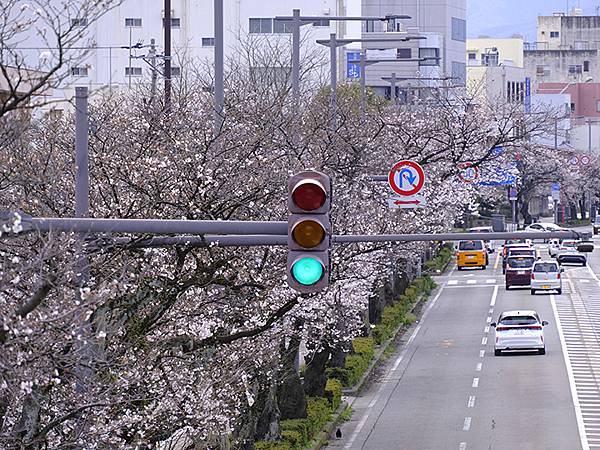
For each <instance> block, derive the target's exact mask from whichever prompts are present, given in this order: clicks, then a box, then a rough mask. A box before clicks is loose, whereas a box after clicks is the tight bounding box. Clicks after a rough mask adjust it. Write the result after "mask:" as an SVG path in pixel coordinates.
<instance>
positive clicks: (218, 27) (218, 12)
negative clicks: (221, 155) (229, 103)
mask: <svg viewBox="0 0 600 450" xmlns="http://www.w3.org/2000/svg"><path fill="white" fill-rule="evenodd" d="M214 7H215V12H214V20H215V93H214V101H215V105H214V108H215V130H214V132H215V135H216V134H218V133H219V132H220V131H221V128H222V127H223V121H224V113H225V110H224V102H225V84H224V83H225V82H224V67H223V66H224V55H223V52H224V42H223V0H214Z"/></svg>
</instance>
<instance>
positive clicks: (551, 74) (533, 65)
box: [523, 50, 600, 85]
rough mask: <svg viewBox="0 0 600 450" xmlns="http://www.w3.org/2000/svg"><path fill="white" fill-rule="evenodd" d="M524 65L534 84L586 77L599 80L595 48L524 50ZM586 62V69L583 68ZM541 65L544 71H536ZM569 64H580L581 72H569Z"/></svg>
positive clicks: (599, 71) (577, 80)
mask: <svg viewBox="0 0 600 450" xmlns="http://www.w3.org/2000/svg"><path fill="white" fill-rule="evenodd" d="M523 56H524V67H525V72H526V74H527V76H528V77H530V78H531V79H532V80H533V81H534V84H535V85H537V84H539V83H545V82H572V83H577V82H584V81H586V80H588V79H590V78H591V79H592V80H594V81H597V80H600V70H599V67H598V51H597V50H525V51H524V52H523ZM586 61H587V64H589V66H588V69H589V70H588V71H587V72H585V71H584V68H585V65H586ZM538 66H543V67H544V68H545V69H546V73H545V74H542V73H538V70H537V68H538ZM570 66H581V73H570V72H569V67H570Z"/></svg>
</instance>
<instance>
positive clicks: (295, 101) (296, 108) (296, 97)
mask: <svg viewBox="0 0 600 450" xmlns="http://www.w3.org/2000/svg"><path fill="white" fill-rule="evenodd" d="M292 17H293V19H292V120H293V121H294V123H293V130H292V133H293V136H292V139H293V143H294V147H296V146H297V145H298V143H299V136H300V130H299V129H298V128H299V125H300V121H299V120H298V114H299V112H300V26H301V22H300V10H299V9H294V10H293V13H292Z"/></svg>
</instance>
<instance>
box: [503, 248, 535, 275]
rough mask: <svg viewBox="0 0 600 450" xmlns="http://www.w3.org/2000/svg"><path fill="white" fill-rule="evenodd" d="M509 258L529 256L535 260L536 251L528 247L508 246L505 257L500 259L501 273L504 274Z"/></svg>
mask: <svg viewBox="0 0 600 450" xmlns="http://www.w3.org/2000/svg"><path fill="white" fill-rule="evenodd" d="M509 256H531V257H532V258H534V259H535V258H536V250H535V249H534V248H532V247H530V246H519V245H515V244H512V245H509V246H508V248H507V251H506V256H505V257H503V258H502V273H505V272H506V260H507V259H508V257H509Z"/></svg>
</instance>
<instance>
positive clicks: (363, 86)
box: [360, 49, 367, 123]
mask: <svg viewBox="0 0 600 450" xmlns="http://www.w3.org/2000/svg"><path fill="white" fill-rule="evenodd" d="M366 58H367V53H366V50H364V49H363V50H361V51H360V121H361V123H364V121H365V116H366V111H367V74H366V68H367V61H366Z"/></svg>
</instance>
